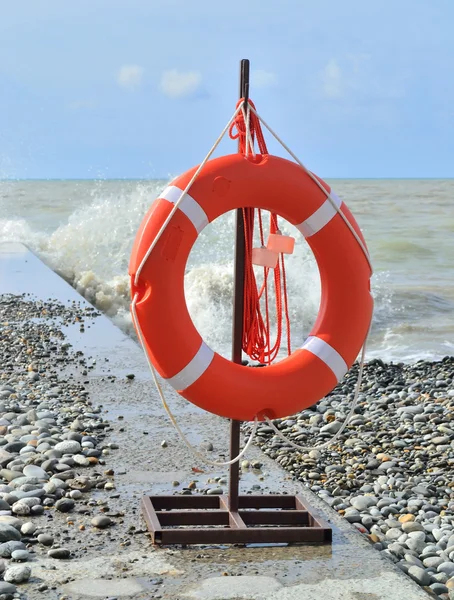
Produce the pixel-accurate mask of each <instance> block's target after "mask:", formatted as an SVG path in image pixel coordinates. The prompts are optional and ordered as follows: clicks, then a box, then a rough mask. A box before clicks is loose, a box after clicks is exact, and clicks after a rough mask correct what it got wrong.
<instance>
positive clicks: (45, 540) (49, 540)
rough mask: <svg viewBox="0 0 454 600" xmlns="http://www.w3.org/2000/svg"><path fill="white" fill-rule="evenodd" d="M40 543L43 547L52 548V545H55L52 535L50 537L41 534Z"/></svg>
mask: <svg viewBox="0 0 454 600" xmlns="http://www.w3.org/2000/svg"><path fill="white" fill-rule="evenodd" d="M38 542H39V543H40V544H42V545H43V546H52V544H53V543H54V538H53V537H52V536H51V535H48V534H47V533H40V534H39V535H38Z"/></svg>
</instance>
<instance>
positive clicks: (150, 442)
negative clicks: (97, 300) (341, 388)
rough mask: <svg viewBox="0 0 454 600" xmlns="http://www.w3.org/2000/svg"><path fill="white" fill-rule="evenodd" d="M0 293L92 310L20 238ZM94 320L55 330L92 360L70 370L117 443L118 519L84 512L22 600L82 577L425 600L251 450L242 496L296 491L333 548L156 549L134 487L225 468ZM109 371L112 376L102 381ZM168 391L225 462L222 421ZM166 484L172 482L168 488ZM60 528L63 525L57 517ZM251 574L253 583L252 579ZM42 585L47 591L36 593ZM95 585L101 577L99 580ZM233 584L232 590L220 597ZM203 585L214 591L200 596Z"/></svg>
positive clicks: (188, 590) (123, 345) (128, 344)
mask: <svg viewBox="0 0 454 600" xmlns="http://www.w3.org/2000/svg"><path fill="white" fill-rule="evenodd" d="M0 293H14V294H22V293H30V294H32V295H33V296H34V297H35V298H37V299H42V300H45V299H47V298H49V297H52V298H54V299H57V300H60V301H61V302H62V303H65V304H66V303H67V302H71V301H73V300H75V301H77V302H80V303H81V305H82V306H88V303H87V302H86V301H85V300H83V299H82V298H81V297H80V296H79V295H78V294H77V292H75V290H73V289H72V288H71V287H70V286H69V285H68V284H67V283H66V282H65V281H63V280H62V279H61V278H60V277H58V276H57V275H56V274H55V273H53V272H52V271H51V270H50V269H49V268H47V267H46V266H45V265H44V264H43V263H42V262H41V261H40V260H39V259H37V258H36V257H35V256H34V255H33V254H32V253H31V252H29V251H28V250H27V249H26V248H25V247H24V246H22V245H11V244H7V245H5V244H4V245H0ZM90 325H91V326H90V327H89V328H88V327H86V329H85V333H82V332H80V330H79V327H78V326H74V327H73V326H69V327H65V328H64V330H63V331H64V333H65V335H66V336H67V338H68V341H69V342H70V343H71V344H72V345H73V349H74V350H81V351H83V352H84V353H85V354H86V355H89V356H90V355H91V356H92V357H93V359H94V360H95V361H96V368H95V370H94V371H91V372H89V374H88V375H82V374H81V373H78V372H75V373H74V375H75V376H76V377H77V378H78V379H80V380H81V381H83V382H86V383H85V385H86V389H87V390H88V391H89V393H90V398H91V399H92V401H93V402H94V403H95V404H98V405H102V407H103V410H104V411H105V413H104V414H105V415H106V417H107V418H108V419H109V420H110V422H111V429H110V431H109V432H108V433H109V441H111V442H115V443H116V444H118V446H119V449H118V450H112V451H111V452H110V454H109V455H108V456H106V461H107V464H106V468H111V469H113V470H114V471H115V473H116V475H115V485H116V489H115V490H114V493H111V495H110V497H108V500H109V507H110V510H111V512H113V513H116V514H118V518H116V525H115V527H112V528H110V529H109V530H108V531H102V532H100V531H99V532H95V531H93V529H92V528H91V527H90V525H89V520H85V521H84V517H83V515H82V516H80V517H77V520H76V521H77V522H76V523H75V525H74V530H73V531H71V532H69V533H66V534H65V535H67V536H68V541H67V543H68V544H69V543H71V544H72V546H71V548H72V552H73V555H74V559H73V560H69V561H63V562H58V561H53V562H52V563H50V562H49V559H46V558H44V559H41V558H39V559H37V560H36V561H33V562H32V563H30V566H31V567H32V578H31V580H30V583H28V584H27V585H26V586H24V587H23V588H21V589H24V591H25V588H26V590H27V593H28V594H29V597H30V598H33V600H57V599H58V598H60V597H61V595H62V593H66V594H67V595H69V597H70V599H71V600H81V599H82V598H89V597H90V596H89V595H87V592H86V591H85V592H84V591H83V590H84V589H86V588H83V587H80V586H82V584H83V580H84V579H87V580H96V581H97V582H98V580H102V581H106V582H107V581H115V582H118V581H122V583H121V587H119V589H120V590H122V593H123V595H125V592H126V593H129V594H130V595H129V596H125V597H127V598H133V599H134V600H150V599H151V598H162V599H172V600H187V599H188V598H213V599H214V598H219V600H221V598H222V599H223V600H225V599H226V598H227V597H228V598H236V599H239V598H241V599H246V600H249V599H251V600H252V599H254V598H256V597H257V593H259V594H261V596H260V599H261V600H270V599H271V598H273V600H293V599H295V600H296V599H298V600H299V599H300V598H304V600H338V599H340V598H342V600H390V599H393V600H398V599H400V598H405V600H409V599H411V600H425V599H426V600H427V598H428V597H429V596H428V595H427V594H426V592H425V591H424V590H423V589H422V588H420V587H419V586H418V585H417V584H415V583H414V582H413V581H412V580H410V579H409V578H408V577H407V576H405V575H404V574H403V573H402V572H401V571H400V570H399V569H397V568H396V567H395V566H394V565H393V564H392V563H391V562H390V561H388V560H386V559H385V558H383V557H382V556H381V555H380V554H379V553H378V552H377V551H376V550H374V549H373V548H372V547H371V546H370V545H369V543H368V542H367V541H366V540H365V539H364V538H363V537H362V536H361V535H360V534H359V533H358V532H357V531H356V530H355V529H354V527H353V526H351V525H350V524H349V523H347V522H346V521H345V520H343V519H342V518H341V517H340V516H339V515H338V514H337V513H335V512H334V511H332V510H331V509H330V508H329V507H328V506H327V505H326V504H325V503H324V502H323V501H322V500H321V499H320V498H318V497H317V496H315V495H314V494H312V493H311V492H310V491H309V490H308V489H306V488H305V487H304V486H303V485H302V484H301V483H300V482H298V481H294V480H292V479H291V477H290V476H289V474H287V473H286V472H284V471H283V470H282V469H280V467H279V466H278V465H277V464H276V463H274V462H273V461H271V460H270V459H268V458H267V457H266V456H265V455H263V454H262V453H261V452H260V450H259V449H258V448H256V447H254V448H252V449H251V451H250V452H249V454H248V458H249V459H251V460H253V459H257V460H260V462H262V463H263V468H262V470H261V471H260V472H256V473H254V472H248V473H245V474H243V476H242V480H241V492H242V493H251V492H253V493H261V492H263V493H272V492H279V493H285V492H287V493H290V494H294V493H299V494H301V495H302V496H303V497H304V498H305V500H306V501H307V502H308V503H309V504H310V505H311V506H312V507H313V508H314V510H315V512H316V513H317V514H318V515H319V516H321V517H322V518H323V519H324V520H325V521H328V522H330V524H331V526H332V527H333V544H332V546H324V547H320V546H309V545H308V546H293V547H292V546H273V547H254V548H237V547H232V548H226V547H224V548H223V547H219V546H217V547H202V548H201V547H195V548H174V549H160V548H155V547H153V546H152V545H151V543H150V539H149V536H148V533H147V531H146V529H145V526H144V522H143V520H142V518H141V515H140V510H139V501H140V497H141V496H142V494H143V493H146V492H148V493H152V494H160V493H166V494H169V493H172V492H173V491H181V489H182V487H184V486H187V485H188V484H189V482H191V481H193V480H197V485H198V486H199V487H202V486H210V483H208V481H209V480H210V479H212V478H214V477H226V475H227V470H221V469H216V468H211V467H207V466H205V465H203V464H202V463H201V462H200V461H199V460H197V459H195V458H194V457H193V456H192V455H190V454H189V452H188V451H187V449H186V447H185V446H184V444H183V443H182V442H181V440H180V439H179V437H178V435H177V434H176V432H175V430H174V429H173V427H172V426H171V424H170V423H169V422H168V420H167V417H166V415H165V413H164V410H163V408H162V406H161V404H160V401H159V399H158V397H157V394H156V393H155V390H154V388H153V385H152V383H151V377H150V375H149V373H148V368H147V365H146V361H145V358H144V356H143V354H142V350H141V349H140V348H139V347H138V345H137V344H136V343H135V341H134V340H132V339H130V338H128V337H127V336H126V335H124V334H123V333H122V332H121V331H120V330H119V329H117V328H116V327H115V326H114V325H113V324H112V323H111V322H110V321H109V319H107V318H106V317H104V316H100V317H97V318H96V319H94V320H93V322H92V323H91V324H90ZM106 359H107V361H106ZM125 373H134V374H135V379H134V380H132V381H130V380H127V379H126V378H125ZM112 376H115V378H113V379H109V378H108V377H112ZM166 393H167V396H168V400H169V403H170V405H171V406H172V408H173V410H174V412H175V414H176V416H177V418H178V419H179V420H180V422H181V424H182V427H183V428H184V430H185V431H187V432H188V437H189V438H190V440H191V441H192V442H193V443H194V444H196V445H200V444H202V442H211V443H212V444H213V446H214V450H213V452H210V453H209V455H210V458H212V459H222V458H226V457H227V455H228V423H227V421H226V420H225V419H221V418H218V417H215V416H212V415H209V414H207V413H205V412H203V411H201V410H200V409H198V408H196V407H194V406H192V405H191V404H189V403H188V402H186V401H185V400H183V399H182V398H180V397H179V396H178V395H176V394H174V393H172V392H171V391H169V390H167V388H166ZM119 417H123V418H122V419H121V420H119ZM162 440H166V442H167V447H165V448H163V447H161V441H162ZM194 469H196V470H197V471H196V472H195V471H194ZM199 471H202V472H199ZM174 481H176V482H178V485H175V486H173V485H172V482H174ZM218 485H219V483H217V484H216V486H218ZM221 486H223V487H224V489H225V487H226V486H225V484H221ZM253 486H259V488H260V489H259V490H256V489H255V487H254V488H253ZM100 496H102V497H103V498H104V497H105V496H106V492H94V498H95V499H96V498H98V497H100ZM59 518H60V516H58V515H56V519H59ZM80 524H85V525H86V527H85V529H84V530H79V528H77V526H78V525H80ZM61 528H62V530H64V529H66V531H67V530H68V525H67V524H66V519H65V517H64V516H63V515H62V516H61ZM71 540H72V541H71ZM159 573H160V574H159ZM257 576H258V577H259V579H255V577H257ZM263 578H265V580H264V579H263ZM263 581H267V582H269V585H268V586H265V588H266V589H264V588H263V587H262V588H260V587H259V584H260V582H263ZM43 582H45V583H48V584H49V586H50V587H49V588H48V589H47V590H46V591H39V587H40V585H41V584H42V583H43ZM255 582H256V583H257V587H256V586H255ZM99 585H102V584H100V583H99V582H98V583H96V586H99ZM107 585H110V584H106V586H107ZM271 585H273V586H275V587H274V589H271V588H270V586H271ZM65 586H70V587H65ZM74 586H75V587H74ZM78 586H79V587H78ZM128 586H129V587H128ZM140 586H141V588H142V589H140ZM220 586H223V587H222V589H221V588H220ZM224 586H226V587H224ZM234 586H235V587H234ZM89 587H90V586H89ZM93 589H94V588H93ZM96 589H98V588H96ZM109 589H111V588H109ZM226 590H227V591H226ZM233 592H234V593H236V596H232V595H230V596H225V593H233ZM210 593H211V594H215V593H217V594H218V595H217V596H216V595H212V596H209V595H208V596H207V595H206V594H210ZM84 594H85V595H84ZM197 594H198V595H197ZM200 594H202V595H200ZM203 594H205V596H203ZM219 594H224V595H219ZM265 594H267V595H265ZM109 595H110V596H112V595H113V596H114V597H115V596H118V597H120V596H119V594H118V593H114V594H112V593H111V592H107V587H106V597H109Z"/></svg>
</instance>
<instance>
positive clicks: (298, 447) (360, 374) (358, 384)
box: [254, 332, 369, 452]
mask: <svg viewBox="0 0 454 600" xmlns="http://www.w3.org/2000/svg"><path fill="white" fill-rule="evenodd" d="M368 337H369V332H368V333H367V337H366V341H365V342H364V345H363V347H362V350H361V359H360V362H359V371H358V379H357V381H356V387H355V394H354V396H353V402H352V405H351V407H350V410H349V413H348V415H347V416H346V417H345V420H344V422H343V423H342V425H341V427H340V429H339V431H338V432H337V433H335V434H334V435H333V437H332V438H330V439H329V440H328V441H327V442H324V443H323V444H320V445H319V446H301V445H300V444H295V442H292V440H289V439H288V437H287V436H285V435H284V434H283V433H282V431H280V430H279V429H278V428H277V427H276V425H275V424H274V423H273V421H271V420H270V419H269V418H268V417H267V416H265V421H266V422H267V423H268V425H269V426H270V427H271V428H272V429H273V431H274V433H275V434H276V435H277V436H278V437H279V438H280V439H281V440H283V441H284V442H285V443H286V444H288V445H289V446H291V447H292V448H295V449H296V450H302V451H303V452H307V451H310V450H322V449H323V448H328V446H332V445H333V444H334V442H335V441H336V440H338V439H339V438H340V436H341V435H342V433H343V432H344V430H345V428H346V427H347V425H348V423H349V421H350V419H351V418H352V415H353V413H354V412H355V408H356V406H357V404H358V399H359V392H360V390H361V383H362V380H363V371H364V362H365V358H366V344H367V338H368ZM254 434H255V430H254Z"/></svg>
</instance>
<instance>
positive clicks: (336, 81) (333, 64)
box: [321, 59, 344, 98]
mask: <svg viewBox="0 0 454 600" xmlns="http://www.w3.org/2000/svg"><path fill="white" fill-rule="evenodd" d="M321 80H322V88H323V93H324V95H325V96H327V97H328V98H341V97H342V96H343V93H344V89H343V81H342V69H341V68H340V66H339V65H338V63H337V61H336V60H334V59H331V60H330V61H329V63H328V64H327V65H326V66H325V68H324V69H323V71H322V75H321Z"/></svg>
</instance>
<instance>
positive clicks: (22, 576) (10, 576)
mask: <svg viewBox="0 0 454 600" xmlns="http://www.w3.org/2000/svg"><path fill="white" fill-rule="evenodd" d="M31 573H32V571H31V569H30V567H26V566H22V565H21V566H18V567H9V568H8V569H7V570H6V571H5V574H4V576H3V579H4V580H5V581H7V582H8V583H24V582H25V581H28V580H29V579H30V575H31Z"/></svg>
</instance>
